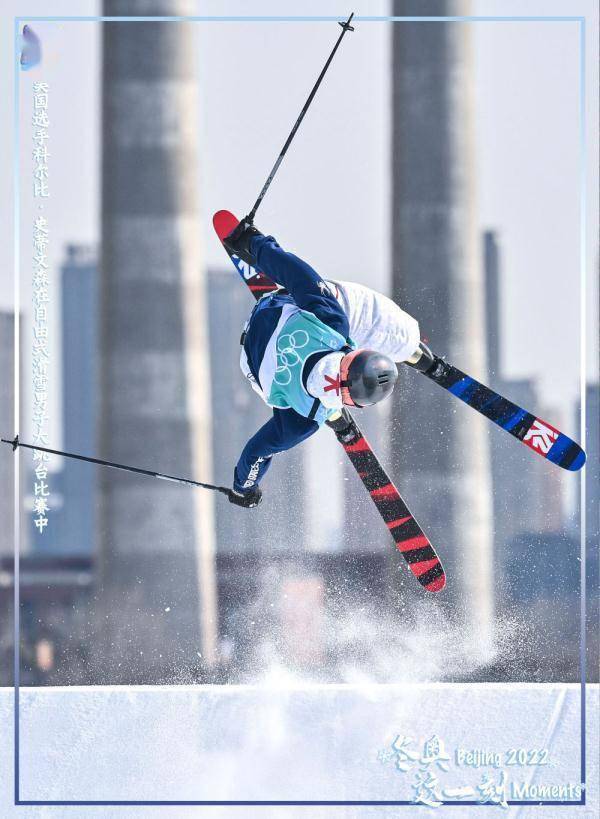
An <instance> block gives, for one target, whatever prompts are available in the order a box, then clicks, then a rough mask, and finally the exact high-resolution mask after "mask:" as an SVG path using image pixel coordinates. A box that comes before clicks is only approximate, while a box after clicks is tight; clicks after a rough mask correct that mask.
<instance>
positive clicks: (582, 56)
mask: <svg viewBox="0 0 600 819" xmlns="http://www.w3.org/2000/svg"><path fill="white" fill-rule="evenodd" d="M585 61H586V50H585V18H584V19H583V20H582V22H581V23H580V26H579V138H580V146H579V176H580V179H579V185H580V196H581V200H580V205H579V207H580V213H579V242H580V247H579V264H580V285H579V286H580V299H581V302H580V306H579V313H580V316H579V321H580V332H579V339H580V344H581V349H580V354H579V360H580V367H581V370H580V374H579V386H580V399H579V403H580V416H581V420H580V428H581V448H582V449H583V450H584V452H585V448H586V437H587V436H586V416H587V411H586V410H587V407H586V404H585V402H586V398H587V395H586V379H587V367H586V352H587V344H586V341H587V338H586V337H587V312H586V306H587V305H586V290H587V174H586V158H587V136H586V131H585V108H586V84H585V80H586V75H585ZM586 477H587V466H585V464H584V466H583V469H582V470H581V471H580V477H579V481H580V484H579V487H580V503H579V506H580V509H579V515H580V519H579V534H580V538H581V544H580V545H581V548H580V575H579V576H580V595H579V596H580V603H581V612H580V623H581V626H580V635H579V636H580V644H579V652H580V654H579V675H580V679H581V700H580V714H581V734H580V735H581V757H580V758H581V782H582V783H583V784H584V785H585V782H586V733H585V726H586V721H585V718H586V693H585V686H586V682H587V680H586V677H587V657H586V643H587V633H586V630H587V577H586V557H587V554H586V552H587V526H586V491H585V490H586V486H585V482H586ZM585 799H586V788H584V789H583V791H582V794H581V802H582V804H583V805H585Z"/></svg>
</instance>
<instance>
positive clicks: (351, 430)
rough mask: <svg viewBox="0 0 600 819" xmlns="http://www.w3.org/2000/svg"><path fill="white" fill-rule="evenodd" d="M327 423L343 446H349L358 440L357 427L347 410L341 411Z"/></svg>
mask: <svg viewBox="0 0 600 819" xmlns="http://www.w3.org/2000/svg"><path fill="white" fill-rule="evenodd" d="M325 423H326V424H327V426H328V427H330V428H331V429H332V430H333V431H334V432H335V437H336V438H337V439H338V441H339V442H340V443H341V444H348V443H350V442H351V441H352V439H353V438H356V435H357V430H356V425H355V424H354V421H353V419H352V416H351V415H350V413H349V412H348V410H347V409H342V410H340V412H338V413H336V415H333V416H332V417H331V418H330V419H329V420H328V421H325Z"/></svg>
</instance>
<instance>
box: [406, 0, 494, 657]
mask: <svg viewBox="0 0 600 819" xmlns="http://www.w3.org/2000/svg"><path fill="white" fill-rule="evenodd" d="M468 13H469V8H468V4H467V3H462V2H450V0H426V2H423V1H422V0H418V1H417V0H402V2H397V3H396V4H395V14H397V15H399V16H400V15H401V16H406V17H410V16H420V17H424V16H436V17H437V16H458V15H464V14H468ZM470 33H471V31H470V24H469V23H463V22H448V23H444V22H407V23H404V22H396V23H394V24H393V144H392V150H393V206H392V242H393V247H392V250H393V295H394V298H395V300H396V301H398V302H399V303H400V304H401V305H402V306H404V307H405V308H406V309H407V310H408V311H409V312H410V313H411V314H412V315H414V316H415V317H416V318H417V319H418V320H419V323H420V326H421V337H422V338H424V339H428V340H429V342H430V345H431V347H432V348H433V350H434V351H435V352H437V353H438V354H440V355H446V356H447V357H448V359H449V360H450V361H451V362H452V363H453V364H455V365H456V366H458V367H460V368H461V369H464V370H465V371H466V372H468V373H469V374H472V375H473V376H475V377H476V378H478V379H480V380H482V381H483V382H485V381H486V375H487V367H486V335H485V330H484V324H485V321H484V300H483V281H482V274H481V261H480V253H479V239H478V235H477V230H476V223H475V210H474V207H475V202H474V167H473V166H474V146H473V142H474V133H473V100H472V94H471V83H472V62H471V56H470V42H469V41H470ZM406 369H407V371H406V372H403V373H402V374H401V378H400V381H399V384H398V386H397V387H396V391H395V394H396V397H395V414H396V417H395V423H394V427H393V430H394V431H393V435H394V449H395V458H396V474H397V475H399V476H401V477H400V483H401V486H402V487H403V489H404V491H405V493H406V497H407V499H409V502H410V503H411V506H414V509H415V513H416V514H417V515H418V516H419V519H420V521H421V522H422V524H423V525H424V526H426V527H427V531H428V533H429V534H430V535H431V537H432V539H433V541H434V543H435V544H436V546H437V547H438V549H439V552H440V555H441V556H442V559H443V561H444V564H445V566H446V570H447V574H448V578H449V583H448V589H447V593H446V592H445V593H444V598H445V599H446V600H447V601H448V602H451V603H453V604H454V606H455V607H456V610H457V612H458V613H465V615H466V617H467V618H468V622H469V625H471V626H472V627H473V633H474V635H475V636H476V637H477V635H479V636H480V638H481V639H475V640H474V645H480V646H484V645H485V644H486V642H487V639H488V637H489V634H490V627H491V618H492V583H491V580H492V577H491V575H492V568H491V565H492V564H491V551H492V547H491V531H490V530H491V498H490V475H489V458H488V441H487V435H488V430H487V424H489V422H488V421H486V420H485V419H483V418H479V417H478V416H477V414H476V413H475V412H474V411H473V410H471V409H470V408H468V407H465V406H463V405H461V403H460V402H459V401H457V400H456V399H454V398H453V397H452V396H451V395H447V394H445V393H444V391H443V390H441V389H440V388H438V387H436V386H435V385H434V384H431V383H430V382H428V381H427V380H426V379H424V378H422V377H421V376H419V375H418V374H417V373H415V372H410V371H408V368H406Z"/></svg>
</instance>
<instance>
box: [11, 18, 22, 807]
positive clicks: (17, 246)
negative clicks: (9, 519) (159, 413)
mask: <svg viewBox="0 0 600 819" xmlns="http://www.w3.org/2000/svg"><path fill="white" fill-rule="evenodd" d="M14 38H15V40H14V45H15V48H14V52H15V53H14V58H15V59H14V77H13V82H14V88H13V93H14V100H13V105H14V118H15V123H14V145H13V150H14V166H13V168H14V192H13V197H14V199H13V202H14V212H13V220H14V228H13V229H14V248H13V260H14V276H15V281H14V302H15V318H14V329H15V337H14V350H15V354H14V362H13V369H14V375H13V378H14V391H15V396H14V410H13V412H14V432H15V435H17V434H18V432H19V423H20V420H21V418H20V412H21V406H20V396H21V392H20V382H19V378H20V367H19V362H20V359H21V356H20V346H19V342H20V338H21V334H20V319H21V293H20V282H21V277H20V267H21V260H20V254H21V225H20V221H19V213H20V209H21V187H20V178H21V176H20V161H19V156H20V155H19V145H20V134H21V128H20V106H19V76H20V74H19V72H20V64H19V59H18V55H19V47H18V46H19V22H18V20H15V28H14ZM19 452H20V449H19V447H17V449H16V450H15V451H14V454H13V465H14V481H15V482H14V493H15V497H14V510H15V511H14V555H13V577H14V581H13V582H14V588H13V598H14V672H13V673H14V700H13V703H14V705H13V709H14V715H13V717H14V732H15V743H14V768H15V774H14V776H15V781H14V797H15V805H18V804H19V770H20V767H19V748H20V743H19V687H20V686H19V683H20V665H21V652H20V635H21V618H20V614H21V604H20V592H21V573H20V569H21V565H20V560H19V554H20V544H21V504H20V500H21V497H20V491H19V490H20V480H19V474H20V470H19V467H20V461H21V459H20V454H19Z"/></svg>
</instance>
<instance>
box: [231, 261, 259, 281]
mask: <svg viewBox="0 0 600 819" xmlns="http://www.w3.org/2000/svg"><path fill="white" fill-rule="evenodd" d="M231 259H232V261H233V263H234V265H235V266H236V267H237V269H238V270H239V272H240V273H241V274H242V276H243V277H244V278H245V279H251V278H252V276H255V275H256V270H255V269H254V268H253V267H251V266H250V265H249V264H248V262H244V261H242V260H241V259H240V257H239V256H232V257H231Z"/></svg>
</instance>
